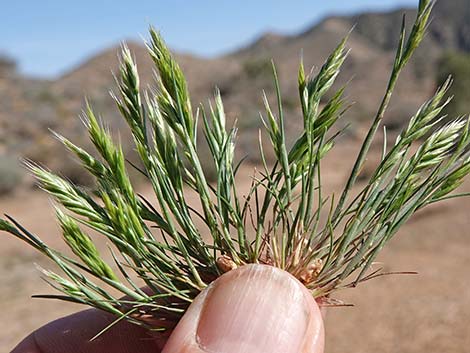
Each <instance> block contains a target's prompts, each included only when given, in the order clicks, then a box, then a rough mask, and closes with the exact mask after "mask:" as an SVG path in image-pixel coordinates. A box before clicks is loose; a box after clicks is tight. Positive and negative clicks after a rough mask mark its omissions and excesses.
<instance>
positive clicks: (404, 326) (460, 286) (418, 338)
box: [0, 146, 470, 353]
mask: <svg viewBox="0 0 470 353" xmlns="http://www.w3.org/2000/svg"><path fill="white" fill-rule="evenodd" d="M348 156H351V151H350V148H348V147H347V146H344V147H341V148H338V149H337V150H336V151H335V154H334V155H333V156H332V157H333V158H330V161H329V162H328V165H327V166H326V167H325V168H323V172H325V173H326V178H324V180H325V181H326V183H327V187H328V189H330V190H337V189H339V187H340V186H341V185H342V183H343V182H344V179H345V173H346V172H348V170H347V168H346V169H345V168H344V165H345V163H344V162H345V161H348V165H349V163H350V159H349V158H347V157H348ZM245 174H246V175H248V174H249V173H245ZM248 182H249V179H248V178H247V179H246V180H245V181H244V183H245V185H246V184H247V183H248ZM464 188H465V189H466V190H470V183H467V184H466V185H464ZM142 191H143V193H145V194H150V192H151V191H150V189H149V188H144V189H143V190H142ZM50 206H51V202H50V201H49V200H48V198H47V197H45V196H44V195H43V194H42V193H40V192H29V193H26V192H23V193H21V194H17V195H16V196H15V197H14V198H9V199H0V211H1V212H2V213H8V214H11V215H14V216H15V218H16V219H18V220H19V221H21V222H22V223H23V224H24V225H25V226H27V227H28V228H29V229H31V230H33V231H34V232H35V233H36V234H38V235H40V236H41V237H42V238H43V239H44V240H47V241H48V242H50V243H52V244H55V245H57V246H59V247H61V246H62V244H61V240H60V237H59V236H58V229H57V226H56V224H55V223H54V222H53V221H52V219H53V217H52V208H51V207H50ZM469 212H470V199H459V200H453V201H448V202H446V203H443V204H441V205H438V206H436V207H432V208H430V209H428V210H425V211H423V212H421V213H420V214H418V215H416V217H415V218H414V219H413V220H412V221H411V222H409V223H408V224H407V225H406V226H405V227H403V228H402V230H401V231H400V232H399V234H398V236H397V238H395V239H394V240H393V241H392V242H391V243H390V244H389V245H388V246H387V247H386V249H385V250H384V252H383V254H382V256H381V257H380V261H381V262H383V263H384V264H385V268H386V269H388V270H393V271H417V272H419V275H417V276H388V277H383V278H380V279H376V280H373V281H370V282H368V283H365V284H363V285H361V286H359V288H357V289H355V290H353V289H350V290H346V291H344V292H342V293H338V297H339V298H341V299H343V300H345V301H347V302H349V303H353V304H354V305H355V306H354V307H350V308H333V309H330V310H329V312H328V314H327V319H326V328H327V331H326V332H327V349H326V352H328V353H340V352H341V353H344V352H383V353H388V352H390V353H392V352H401V353H430V352H446V353H457V352H458V353H464V352H468V351H469V347H470V335H469V332H470V329H469V327H470V276H469V275H468V272H469V270H470V218H469ZM1 237H2V238H1V245H0V283H1V286H0V351H1V352H8V351H9V350H10V349H12V347H13V346H14V345H15V343H17V342H18V341H19V340H20V339H21V338H22V337H24V336H25V335H26V334H28V333H29V332H31V331H32V330H34V329H35V328H37V327H39V326H41V325H42V324H45V323H46V322H48V321H50V320H53V319H54V318H57V317H60V316H62V315H66V314H68V313H71V312H74V311H77V310H80V309H81V307H79V306H75V305H71V304H65V303H59V302H56V301H48V300H40V299H31V297H30V296H31V295H32V294H44V293H51V292H52V290H51V289H50V288H49V287H48V286H47V285H46V284H45V283H44V282H43V281H42V280H41V279H40V278H39V273H38V271H37V270H36V269H35V267H34V265H33V264H34V263H38V264H39V265H42V266H48V264H47V262H44V261H43V259H42V258H41V257H40V256H38V255H37V254H36V253H35V252H34V251H33V250H32V249H30V248H28V247H27V246H25V245H24V244H22V243H21V242H20V241H18V240H16V239H13V238H11V237H9V236H7V235H4V234H1Z"/></svg>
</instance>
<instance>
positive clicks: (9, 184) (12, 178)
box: [0, 155, 23, 197]
mask: <svg viewBox="0 0 470 353" xmlns="http://www.w3.org/2000/svg"><path fill="white" fill-rule="evenodd" d="M22 176H23V172H22V169H21V167H20V165H19V163H18V160H17V159H15V158H12V157H8V156H2V155H0V197H2V196H5V195H7V194H9V193H11V192H12V191H13V190H14V189H15V188H16V187H17V186H18V185H19V184H20V183H21V180H22Z"/></svg>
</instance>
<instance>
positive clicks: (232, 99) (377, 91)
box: [0, 0, 470, 181]
mask: <svg viewBox="0 0 470 353" xmlns="http://www.w3.org/2000/svg"><path fill="white" fill-rule="evenodd" d="M403 13H406V15H407V18H408V22H411V20H412V18H413V16H414V14H415V11H414V10H409V9H408V10H407V9H401V10H396V11H393V12H388V13H362V14H357V15H354V16H343V17H329V18H326V19H324V20H323V21H321V22H320V23H317V24H315V25H314V26H312V27H310V28H307V29H305V30H304V31H302V32H301V33H298V34H297V35H292V36H285V35H281V34H277V33H267V34H265V35H263V36H261V37H260V38H259V39H258V40H257V41H255V42H254V43H251V44H250V45H248V46H246V47H245V48H241V49H239V50H237V51H234V52H232V53H229V54H227V55H224V56H221V57H219V58H216V59H210V60H209V59H203V58H198V57H195V56H191V55H182V54H178V53H176V54H175V55H176V57H177V59H178V61H179V62H180V65H181V66H182V68H183V70H184V72H185V73H186V75H187V78H188V83H189V87H190V90H191V92H192V97H193V101H194V103H193V104H194V106H196V105H197V103H199V102H206V101H207V98H208V97H210V95H211V93H212V91H213V88H214V86H215V85H217V86H218V87H219V88H220V90H221V92H222V95H223V98H224V102H225V104H226V110H227V112H228V115H229V117H230V118H231V119H232V120H235V119H237V124H238V126H239V128H240V138H239V147H240V149H241V151H242V152H241V153H242V154H249V155H250V158H251V159H252V160H256V153H255V154H253V151H255V150H256V149H257V148H256V144H257V142H256V141H257V133H258V129H259V127H260V121H259V118H258V109H259V108H260V107H261V104H260V103H261V100H260V92H261V90H262V89H265V90H266V91H267V93H268V94H270V93H272V78H271V73H270V60H271V59H274V60H275V62H276V65H277V67H278V71H279V76H280V80H281V85H282V91H283V94H284V107H285V109H286V113H287V114H286V115H287V119H289V122H288V124H287V126H288V128H289V135H290V136H293V135H294V133H295V132H296V131H297V130H298V129H299V128H300V117H299V111H298V107H297V89H296V75H297V68H298V64H299V60H300V56H301V53H302V56H303V59H304V63H305V66H306V67H318V66H319V65H321V63H322V62H323V60H324V59H325V58H326V57H327V55H328V54H329V52H330V51H331V50H332V49H333V48H334V46H335V45H336V43H338V42H339V41H340V40H341V39H342V38H343V37H344V36H345V35H346V34H347V33H348V32H349V31H350V29H351V28H352V27H354V31H353V33H352V34H351V36H350V40H349V47H350V48H351V49H352V50H351V54H350V56H349V58H348V60H347V61H346V63H345V66H344V69H343V71H342V73H341V75H340V78H339V84H345V83H346V82H349V81H350V82H349V84H348V89H347V96H348V97H349V99H350V100H351V101H352V102H355V105H354V106H353V108H352V109H351V110H350V113H349V115H348V122H351V123H352V129H351V131H352V133H351V136H353V137H354V132H355V131H358V129H359V131H360V127H361V125H362V124H364V123H366V122H367V121H368V120H369V119H370V118H371V116H372V115H373V113H374V109H376V107H377V104H378V102H379V101H380V99H381V95H382V94H383V91H384V86H385V84H386V81H387V79H388V74H389V71H390V66H391V61H392V59H393V52H394V48H395V46H396V43H397V38H398V31H399V27H400V23H401V19H402V14H403ZM433 18H434V20H433V21H432V23H431V25H430V28H429V32H428V35H427V38H426V40H425V43H423V46H422V48H420V50H419V52H418V53H417V55H416V57H415V58H414V60H413V62H412V63H411V64H410V65H409V67H408V69H407V70H406V71H405V72H404V74H403V76H402V78H401V80H400V83H399V85H398V87H397V91H396V94H395V96H394V98H393V100H392V103H391V106H390V110H389V113H388V116H387V125H388V126H389V127H390V128H392V129H393V128H397V127H400V126H401V125H403V124H404V123H405V122H406V121H407V120H408V119H409V117H410V115H411V114H412V113H413V112H414V111H415V110H416V108H417V106H418V105H419V104H420V103H421V102H422V101H423V100H424V99H426V97H427V96H428V95H429V94H430V93H431V92H432V91H433V89H434V88H435V85H436V83H435V77H436V65H437V63H438V60H439V59H440V57H441V56H442V55H443V53H445V52H447V51H448V50H454V51H462V52H470V0H452V1H439V2H438V4H437V6H436V8H435V11H434V13H433ZM128 45H129V46H130V48H131V49H132V51H133V52H134V53H135V56H136V58H137V62H138V67H139V71H140V73H141V76H142V79H143V82H142V84H143V85H144V86H147V85H152V83H153V79H152V78H153V68H152V64H151V62H150V60H149V58H148V56H147V55H146V52H145V48H144V47H143V45H142V44H140V43H135V42H131V43H128ZM118 49H119V48H118V46H116V47H113V48H109V49H107V50H105V51H103V52H101V53H99V54H97V55H96V56H94V57H92V58H90V59H89V60H87V61H85V62H83V63H82V64H81V65H80V66H79V67H77V68H75V69H73V70H71V71H70V72H69V73H67V74H65V75H64V76H63V77H61V78H59V79H58V80H56V81H53V82H48V81H35V80H30V79H28V78H25V77H21V76H19V75H18V74H16V72H15V70H14V65H12V63H11V62H10V61H9V60H3V64H2V60H0V155H2V154H3V155H5V154H9V155H22V156H27V157H30V158H32V159H34V160H37V161H39V162H42V163H46V164H47V165H49V166H50V167H51V168H53V169H55V170H59V171H61V172H62V173H63V174H65V175H66V176H68V177H70V178H72V179H75V180H77V181H86V179H84V176H83V175H81V174H79V173H77V169H76V167H75V166H74V164H73V163H71V161H70V159H69V158H68V157H66V155H65V154H64V153H62V152H59V151H62V150H61V149H60V148H59V146H58V143H57V142H55V141H54V140H53V139H52V138H51V137H50V134H49V131H48V129H50V128H52V129H54V130H58V131H59V132H62V133H64V134H65V135H67V136H69V137H71V138H72V140H74V141H76V142H79V143H82V144H86V136H85V133H84V130H83V129H82V128H81V127H80V125H81V122H80V120H79V119H78V118H77V116H78V114H79V113H80V111H81V108H82V106H83V97H84V96H85V95H86V96H87V97H89V98H90V100H91V101H92V103H93V105H94V106H95V109H96V111H97V112H100V114H101V115H102V116H104V117H105V118H106V119H107V121H109V122H110V125H111V128H112V129H113V130H114V131H117V130H119V134H120V136H121V140H122V141H124V143H125V145H126V148H127V149H131V147H130V146H129V145H128V143H126V142H127V141H129V139H128V138H127V137H128V135H127V130H126V129H125V127H124V124H123V122H122V120H121V119H120V118H119V116H118V115H117V113H116V110H115V109H114V107H113V105H112V102H111V100H110V98H109V94H108V90H109V88H110V87H113V86H114V82H113V77H112V74H111V71H116V68H117V65H118V60H117V55H116V53H117V52H118ZM2 65H3V66H2ZM7 169H9V168H7ZM0 171H1V169H0ZM1 178H2V176H1V175H0V180H1Z"/></svg>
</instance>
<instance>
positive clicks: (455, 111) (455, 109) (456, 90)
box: [437, 52, 470, 117]
mask: <svg viewBox="0 0 470 353" xmlns="http://www.w3.org/2000/svg"><path fill="white" fill-rule="evenodd" d="M449 74H450V75H452V77H453V79H454V83H453V85H452V87H451V88H450V89H449V93H448V95H449V96H453V97H454V98H453V99H452V102H450V104H449V105H448V106H447V108H446V113H447V114H448V115H449V117H456V116H460V115H463V114H465V113H466V112H468V111H469V109H470V55H469V54H466V53H459V52H448V53H446V54H444V55H443V56H442V58H441V59H440V61H439V64H438V73H437V84H439V85H442V83H443V82H444V81H445V80H446V79H447V76H448V75H449Z"/></svg>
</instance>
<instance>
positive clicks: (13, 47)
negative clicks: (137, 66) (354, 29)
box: [0, 0, 418, 78]
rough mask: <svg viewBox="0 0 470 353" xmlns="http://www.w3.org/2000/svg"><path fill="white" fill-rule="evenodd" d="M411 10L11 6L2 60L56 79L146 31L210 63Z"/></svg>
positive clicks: (393, 0)
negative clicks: (369, 16) (258, 42)
mask: <svg viewBox="0 0 470 353" xmlns="http://www.w3.org/2000/svg"><path fill="white" fill-rule="evenodd" d="M417 2H418V1H417V0H384V1H381V2H380V4H378V3H377V1H375V0H354V1H349V2H348V3H344V2H342V1H341V0H331V1H329V2H328V3H321V4H314V5H312V1H308V0H300V1H298V2H297V3H295V4H293V5H292V4H287V3H285V2H281V1H269V0H261V1H257V2H254V3H248V2H246V1H243V2H238V3H223V4H221V3H217V2H216V1H214V0H208V1H205V2H204V3H200V4H196V3H190V4H185V3H184V0H176V1H173V2H172V5H171V6H165V4H164V3H163V2H162V1H155V0H154V1H151V0H145V1H142V2H141V3H139V6H138V8H133V6H134V7H135V5H132V4H131V3H130V2H126V1H114V2H112V1H110V0H104V1H100V3H98V4H97V3H93V2H92V1H91V0H84V1H82V2H80V3H79V4H77V3H73V4H70V3H69V4H64V3H63V2H61V1H59V0H49V1H47V0H46V1H43V2H41V3H36V2H33V3H29V1H28V3H29V4H27V3H26V4H25V2H21V3H20V2H18V3H10V2H9V3H7V4H4V5H3V6H2V7H3V11H2V12H3V15H4V17H5V18H0V19H1V21H0V31H1V33H3V34H4V35H3V36H1V37H0V54H3V55H7V56H8V57H11V58H12V59H14V60H15V61H16V62H17V64H18V68H19V71H20V72H21V73H23V74H25V75H28V76H33V77H38V78H54V77H57V76H60V75H61V74H63V73H64V72H67V71H68V70H70V69H72V68H73V67H75V66H77V65H79V64H80V63H82V62H83V61H84V60H86V59H87V58H89V57H91V56H93V55H95V54H96V53H98V52H100V51H101V50H103V49H104V48H107V47H111V46H114V45H116V44H117V43H119V42H120V41H122V40H137V41H141V36H144V37H145V36H146V32H147V27H148V26H149V25H150V24H152V25H154V26H155V27H156V28H158V29H159V30H161V32H162V34H163V35H164V37H165V39H166V41H167V42H168V44H169V46H170V47H171V48H172V49H173V50H176V51H179V52H186V53H191V54H194V55H197V56H202V57H215V56H218V55H222V54H224V53H227V52H230V51H232V50H235V49H237V48H240V47H243V46H245V45H247V44H249V43H250V42H252V41H253V40H255V39H256V38H257V37H259V36H261V35H262V34H263V33H265V32H278V33H281V34H295V33H298V32H300V31H302V30H304V29H306V28H308V27H310V26H312V25H314V24H315V23H318V21H320V20H321V19H322V18H324V17H326V16H330V15H346V14H352V13H359V12H362V11H388V10H391V9H393V8H398V7H403V6H408V7H409V6H413V5H416V4H417ZM240 3H241V4H240ZM175 10H177V11H178V12H175ZM1 17H3V16H1ZM188 33H189V34H188Z"/></svg>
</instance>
